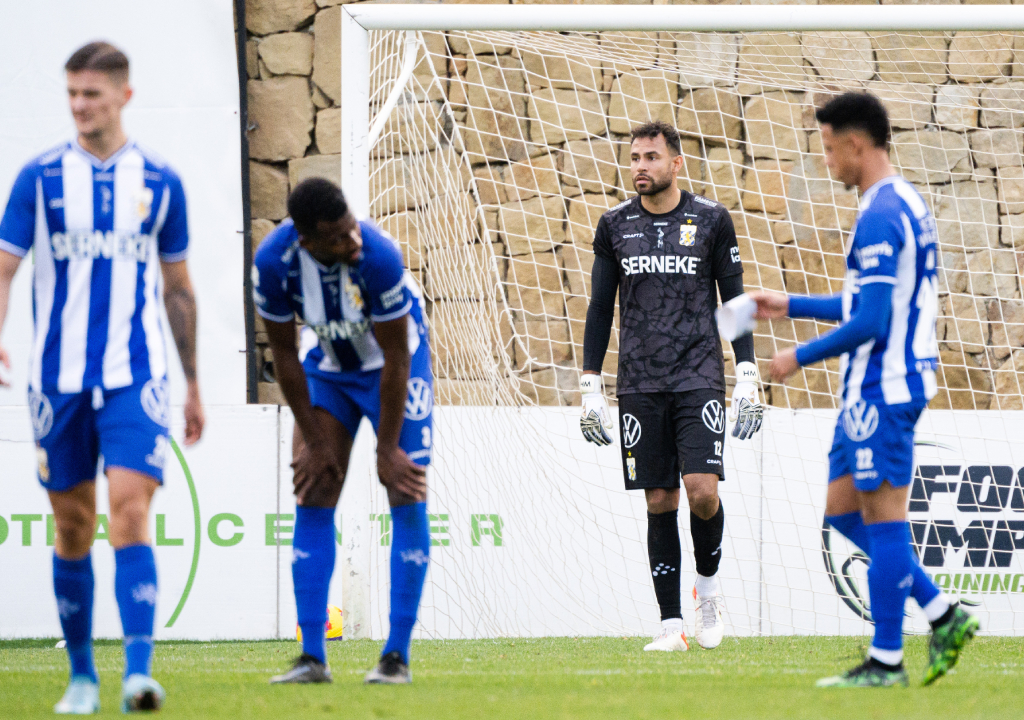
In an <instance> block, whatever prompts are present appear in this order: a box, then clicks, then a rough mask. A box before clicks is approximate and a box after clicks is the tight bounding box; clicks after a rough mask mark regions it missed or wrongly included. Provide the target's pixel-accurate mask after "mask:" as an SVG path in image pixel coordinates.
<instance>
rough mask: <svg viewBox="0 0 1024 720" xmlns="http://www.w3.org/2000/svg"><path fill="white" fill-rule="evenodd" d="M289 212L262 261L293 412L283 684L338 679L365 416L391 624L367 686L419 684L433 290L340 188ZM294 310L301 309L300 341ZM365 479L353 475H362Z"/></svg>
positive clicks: (278, 372)
mask: <svg viewBox="0 0 1024 720" xmlns="http://www.w3.org/2000/svg"><path fill="white" fill-rule="evenodd" d="M288 215H289V216H290V218H289V219H288V220H285V221H284V222H283V223H281V225H280V226H278V228H277V229H276V230H274V231H273V232H271V233H270V234H269V235H267V237H266V238H264V240H263V242H262V243H260V247H259V250H257V251H256V256H255V257H254V258H253V267H252V284H253V300H254V301H255V303H256V311H257V312H258V313H259V314H260V316H261V317H262V318H263V323H264V325H265V326H266V328H267V336H268V338H269V340H270V349H271V351H272V352H273V354H274V374H275V376H276V378H277V381H278V383H279V384H280V386H281V391H282V392H283V393H284V396H285V399H286V400H287V401H288V405H289V406H290V407H291V409H292V413H293V414H294V415H295V433H294V437H293V440H292V458H293V462H292V467H294V468H295V478H294V485H295V495H296V508H295V534H294V537H293V540H292V579H293V581H294V585H295V606H296V610H297V614H298V621H299V627H300V628H301V629H302V655H301V656H299V658H298V659H297V660H296V661H295V663H294V665H293V667H292V668H291V670H289V671H288V672H286V673H283V674H281V675H277V676H275V677H273V678H271V680H270V681H271V682H272V683H321V682H331V673H330V669H329V668H328V666H327V651H326V647H325V644H324V624H325V623H326V621H327V591H328V587H329V585H330V582H331V573H333V571H334V555H335V552H334V551H335V538H334V509H335V506H336V505H337V504H338V499H339V497H340V496H341V487H342V484H343V483H344V482H345V474H346V470H347V467H348V460H349V452H350V451H351V449H352V438H354V437H355V434H356V431H357V430H358V428H359V423H360V421H361V420H362V418H363V417H366V418H367V419H369V420H370V423H371V425H372V426H373V429H374V431H375V432H376V433H377V475H378V476H379V478H380V482H381V484H382V485H384V487H385V488H386V489H387V492H388V503H389V504H390V505H391V537H392V542H391V612H390V615H389V624H390V630H389V634H388V640H387V642H386V643H385V645H384V650H383V652H382V653H381V658H380V661H379V662H378V664H377V667H376V668H374V669H373V670H371V671H370V672H369V673H368V674H367V675H366V678H365V680H366V682H368V683H389V684H399V683H408V682H411V681H412V675H411V673H410V672H409V640H410V638H411V637H412V629H413V625H415V623H416V612H417V609H418V608H419V602H420V595H421V593H422V591H423V583H424V580H425V579H426V575H427V564H428V562H429V557H430V532H429V525H428V522H427V504H426V493H427V486H426V467H427V465H429V464H430V459H431V454H432V451H433V437H432V430H433V419H432V418H433V415H432V411H433V406H434V381H433V375H432V372H431V369H430V346H429V343H428V335H427V325H426V319H425V315H424V310H423V298H422V296H421V294H420V291H419V288H418V286H417V284H416V281H415V280H414V279H413V278H412V275H410V274H409V273H408V272H407V271H406V270H405V268H404V267H403V265H402V252H401V250H400V249H399V247H398V244H397V243H396V242H395V241H394V239H392V238H391V237H390V236H389V235H387V234H386V233H385V232H383V231H382V230H381V229H380V228H378V227H377V226H376V225H374V224H373V223H372V222H370V221H368V220H357V219H356V218H355V216H354V215H353V214H352V212H351V211H350V210H349V207H348V204H347V203H346V202H345V198H344V196H343V195H342V192H341V189H340V188H339V187H338V186H337V185H335V184H334V183H332V182H331V181H330V180H327V179H325V178H316V177H314V178H308V179H306V180H303V181H302V182H300V183H299V184H298V185H296V186H295V188H293V189H292V192H291V194H290V195H289V196H288ZM296 319H301V320H302V321H303V322H304V323H305V326H304V327H303V328H302V334H301V340H300V343H299V344H300V347H297V346H296V341H295V328H296ZM358 480H359V479H358V478H357V479H356V480H355V481H358Z"/></svg>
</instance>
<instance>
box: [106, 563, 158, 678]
mask: <svg viewBox="0 0 1024 720" xmlns="http://www.w3.org/2000/svg"><path fill="white" fill-rule="evenodd" d="M114 564H115V565H116V568H117V569H116V571H115V574H114V595H115V596H116V597H117V607H118V609H119V610H120V611H121V627H122V628H123V630H124V660H125V663H124V676H125V677H128V676H129V675H146V676H149V674H150V662H151V661H152V659H153V620H154V616H155V615H156V595H157V585H156V562H155V561H154V559H153V548H151V547H150V546H149V545H129V546H127V547H123V548H121V549H120V550H115V551H114Z"/></svg>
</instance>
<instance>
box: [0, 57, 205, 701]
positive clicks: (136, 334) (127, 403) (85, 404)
mask: <svg viewBox="0 0 1024 720" xmlns="http://www.w3.org/2000/svg"><path fill="white" fill-rule="evenodd" d="M65 70H66V72H67V88H68V99H69V103H70V106H71V112H72V115H73V116H74V121H75V126H76V128H77V130H78V135H77V137H76V139H74V140H72V141H71V142H67V143H63V144H61V145H59V146H57V147H56V148H53V149H52V150H49V151H47V152H46V153H44V154H43V155H41V156H39V157H38V158H36V159H35V160H33V161H31V162H29V163H28V164H27V165H26V166H25V167H24V169H22V171H21V173H20V174H19V175H18V178H17V180H16V181H15V183H14V187H13V189H12V190H11V195H10V199H9V201H8V203H7V209H6V212H5V213H4V216H3V220H2V221H0V329H2V325H3V320H4V318H5V316H6V313H7V303H8V298H9V294H10V286H11V280H12V278H13V277H14V273H15V271H16V270H17V268H18V265H19V264H20V262H21V260H22V258H24V257H26V256H27V255H28V253H29V251H30V250H31V251H32V264H33V278H34V279H33V309H34V315H35V335H34V340H33V342H32V346H31V356H30V366H29V387H28V390H29V392H28V395H29V398H28V399H29V409H30V414H31V419H32V425H33V430H34V434H35V441H36V452H37V455H38V460H39V482H40V483H41V484H42V485H43V487H44V488H45V489H46V490H47V492H48V494H49V498H50V502H51V504H52V506H53V513H54V517H55V521H56V538H55V548H54V559H53V582H54V591H55V593H56V598H57V609H58V612H59V614H60V620H61V626H62V628H63V630H64V637H65V639H66V641H67V650H68V655H69V656H70V662H71V682H70V684H69V686H68V691H67V692H66V693H65V695H64V698H63V699H62V700H61V701H60V702H59V703H58V704H57V705H56V707H55V710H56V711H57V712H58V713H85V712H95V711H96V710H98V708H99V695H98V682H99V681H98V677H97V674H96V668H95V666H94V664H93V657H92V637H91V635H92V604H93V573H92V560H91V556H90V546H91V544H92V539H93V533H94V529H95V526H96V484H95V478H96V472H97V466H98V460H99V456H100V455H102V456H103V459H104V467H105V474H106V476H107V479H108V481H109V490H110V513H111V515H110V544H111V545H112V546H113V547H114V550H115V560H116V567H117V574H116V579H115V594H116V597H117V602H118V607H119V609H120V613H121V623H122V626H123V628H124V634H125V638H124V647H125V674H124V684H123V687H122V709H124V710H125V711H131V710H137V709H154V708H156V707H159V705H160V704H161V703H162V701H163V694H164V691H163V689H162V688H161V687H160V685H159V684H158V683H157V682H156V681H155V680H153V679H152V677H150V663H151V658H152V651H153V638H152V636H153V619H154V611H155V605H156V598H157V581H156V566H155V563H154V560H153V550H152V547H151V546H150V540H149V535H148V518H149V505H150V501H151V499H152V496H153V493H154V492H155V491H156V488H157V487H158V486H159V485H160V484H162V482H163V466H164V460H165V457H166V455H167V453H168V451H169V442H168V426H169V409H168V389H167V352H166V348H165V347H164V345H165V343H164V331H163V322H162V320H161V313H160V301H161V296H162V298H163V300H164V304H165V307H166V310H167V318H168V322H169V324H170V329H171V332H172V334H173V336H174V339H175V342H176V344H177V348H178V355H179V357H180V358H181V363H182V367H183V369H184V372H185V377H186V379H187V381H188V394H187V400H186V405H185V419H186V432H185V442H186V444H191V443H194V442H196V441H197V440H198V439H199V437H200V435H201V434H202V429H203V410H202V404H201V402H200V398H199V386H198V384H197V382H196V305H195V296H194V294H193V292H192V285H191V281H190V280H189V275H188V270H187V269H186V266H185V257H186V255H187V253H188V226H187V220H186V213H185V195H184V191H183V190H182V186H181V181H180V180H179V179H178V176H177V174H175V172H174V171H173V170H172V169H171V168H170V167H169V166H168V165H167V164H166V163H165V162H164V161H163V160H161V159H160V158H158V157H157V156H155V155H153V154H152V153H150V152H148V151H146V150H144V149H142V148H141V147H140V146H139V145H137V144H136V143H135V142H134V141H132V140H130V139H129V138H128V137H127V136H126V135H125V133H124V130H123V128H122V125H121V110H122V108H123V107H124V105H125V104H126V103H127V102H128V101H129V99H131V96H132V89H131V87H130V86H129V84H128V58H127V57H125V55H124V53H122V52H121V51H120V50H118V49H117V48H115V47H114V46H112V45H110V44H108V43H104V42H95V43H90V44H89V45H86V46H84V47H82V48H80V49H79V50H77V51H76V52H75V53H74V54H73V55H72V56H71V58H70V59H69V60H68V62H67V64H66V65H65ZM0 362H2V363H3V364H4V365H7V366H8V367H9V365H10V360H9V358H8V356H7V353H6V352H5V351H4V349H3V347H2V346H0Z"/></svg>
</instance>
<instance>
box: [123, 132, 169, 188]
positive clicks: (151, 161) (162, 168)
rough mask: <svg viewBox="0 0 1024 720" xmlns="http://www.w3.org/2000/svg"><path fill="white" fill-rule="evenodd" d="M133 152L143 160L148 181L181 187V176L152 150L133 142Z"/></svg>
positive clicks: (161, 156) (162, 157)
mask: <svg viewBox="0 0 1024 720" xmlns="http://www.w3.org/2000/svg"><path fill="white" fill-rule="evenodd" d="M132 150H134V151H135V152H137V153H138V154H139V156H140V157H141V158H142V161H143V163H144V167H145V173H146V179H147V180H151V181H154V182H164V183H167V184H169V185H181V176H180V175H178V171H177V170H175V169H174V167H173V166H172V165H171V164H170V163H169V162H168V161H167V159H166V158H164V156H163V155H161V154H160V153H158V152H157V151H156V150H153V149H152V148H150V147H148V146H146V145H142V144H140V143H138V142H135V141H132Z"/></svg>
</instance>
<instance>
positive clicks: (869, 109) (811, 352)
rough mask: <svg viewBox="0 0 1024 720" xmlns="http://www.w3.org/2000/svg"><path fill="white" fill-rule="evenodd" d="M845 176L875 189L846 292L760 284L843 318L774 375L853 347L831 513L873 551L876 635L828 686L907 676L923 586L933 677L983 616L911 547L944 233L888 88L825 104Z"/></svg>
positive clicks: (782, 309)
mask: <svg viewBox="0 0 1024 720" xmlns="http://www.w3.org/2000/svg"><path fill="white" fill-rule="evenodd" d="M816 117H817V119H818V122H819V123H820V124H821V139H822V144H823V145H824V149H825V160H826V164H827V165H828V168H829V170H830V171H831V173H832V176H833V177H834V178H835V179H836V180H839V181H840V182H842V183H844V184H845V185H846V186H847V188H850V187H854V186H856V187H857V188H858V189H859V190H860V192H861V200H860V208H859V210H858V212H857V219H856V222H855V224H854V228H853V231H852V233H851V237H850V240H849V242H848V243H847V246H846V268H847V269H846V279H845V280H844V282H843V291H842V293H840V294H838V295H833V296H811V297H800V296H795V295H794V296H788V297H787V296H786V295H782V294H779V293H757V294H755V295H754V296H753V297H754V299H755V300H756V301H757V305H758V311H757V316H756V317H758V318H760V319H774V318H783V317H792V318H814V319H817V320H833V321H840V323H841V324H840V326H839V327H838V328H836V329H835V330H832V331H831V332H828V333H826V334H825V335H822V336H821V337H819V338H816V339H814V340H812V341H811V342H809V343H807V344H806V345H802V346H800V347H798V348H791V349H788V350H784V351H782V352H780V353H778V354H777V355H776V356H775V357H774V358H772V361H771V366H770V368H771V376H772V379H773V380H777V381H780V382H784V381H785V379H786V378H787V377H789V376H790V375H792V374H793V373H794V372H796V371H797V370H799V369H800V368H801V367H802V366H805V365H810V364H812V363H816V362H820V361H821V360H824V359H825V358H830V357H836V356H837V355H838V356H841V358H842V360H841V364H840V375H841V377H842V390H841V395H842V398H841V399H842V404H841V410H840V412H839V419H838V421H837V422H836V429H835V437H834V438H833V441H832V449H831V451H830V452H829V456H828V460H829V475H828V477H829V480H828V495H827V499H826V501H825V519H826V520H828V521H829V523H830V524H831V525H832V526H833V527H834V528H836V529H837V530H839V532H841V533H842V534H843V535H845V536H846V537H847V538H849V539H850V541H851V542H853V543H854V544H855V545H857V546H858V547H859V548H860V549H861V550H863V551H864V553H865V554H866V555H867V556H868V557H870V558H871V565H870V567H869V568H868V592H869V595H870V598H871V616H872V618H873V619H874V622H875V636H874V639H873V640H872V642H871V647H870V648H869V649H868V657H867V659H866V660H865V661H864V662H863V663H862V664H861V665H858V666H857V667H855V668H853V669H852V670H849V671H848V672H846V673H844V674H842V675H839V676H836V677H831V678H824V679H822V680H820V681H818V686H819V687H878V686H887V685H906V684H907V682H908V680H907V672H906V670H904V668H903V633H902V629H903V606H904V604H905V603H906V600H907V597H908V595H909V596H913V598H914V600H916V601H917V603H918V605H920V606H921V608H922V609H923V610H924V613H925V615H926V616H927V617H928V620H929V622H930V623H931V625H932V630H933V632H932V638H931V643H930V644H929V648H928V653H929V665H928V668H927V670H926V671H925V676H924V684H925V685H927V684H929V683H931V682H933V681H934V680H935V679H937V678H938V677H941V676H942V675H944V674H945V673H946V672H948V671H949V669H950V668H951V667H952V666H953V665H954V664H955V663H956V661H957V658H958V657H959V653H960V650H961V649H962V648H963V646H964V645H965V644H966V642H967V641H968V640H969V639H970V638H971V637H973V635H974V633H975V632H976V631H977V630H978V620H977V619H976V618H975V617H973V616H972V615H970V614H968V613H967V612H966V611H964V610H963V609H962V608H960V606H959V605H958V604H956V605H951V604H950V602H949V599H948V598H947V596H946V595H945V594H944V593H942V592H941V591H940V590H939V589H938V588H937V587H936V586H935V584H934V583H932V581H931V579H930V578H929V577H928V575H927V574H926V573H925V572H924V569H923V568H922V567H921V565H920V564H919V563H918V561H917V557H916V556H915V554H914V550H913V548H912V546H911V538H910V526H909V525H908V523H907V500H908V498H907V492H908V490H909V488H910V482H911V479H912V474H913V465H914V426H915V425H916V424H917V420H918V418H919V417H920V415H921V412H922V411H923V410H924V408H925V406H927V404H928V401H929V400H931V398H932V397H934V396H935V391H936V384H935V368H936V366H937V365H938V354H939V352H938V351H939V347H938V343H937V342H936V338H935V318H936V314H937V312H938V278H937V275H936V269H935V266H936V263H937V261H938V257H937V255H938V247H937V242H938V237H937V235H936V231H935V220H934V219H933V218H932V216H931V213H930V212H929V211H928V206H927V205H926V204H925V202H924V200H923V199H922V198H921V196H920V195H919V194H918V193H917V191H916V190H915V189H914V187H913V186H912V185H911V184H910V183H908V182H907V181H906V180H904V179H903V178H902V177H900V176H899V175H897V174H896V171H895V169H893V166H892V164H891V163H890V162H889V138H890V129H889V118H888V115H887V114H886V111H885V107H884V106H883V105H882V103H881V101H879V100H878V98H876V97H874V96H873V95H870V94H868V93H854V92H849V93H844V94H843V95H840V96H838V97H836V98H833V99H832V100H830V101H829V102H828V103H827V104H826V105H825V106H824V107H822V108H820V109H819V110H818V111H817V113H816Z"/></svg>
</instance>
